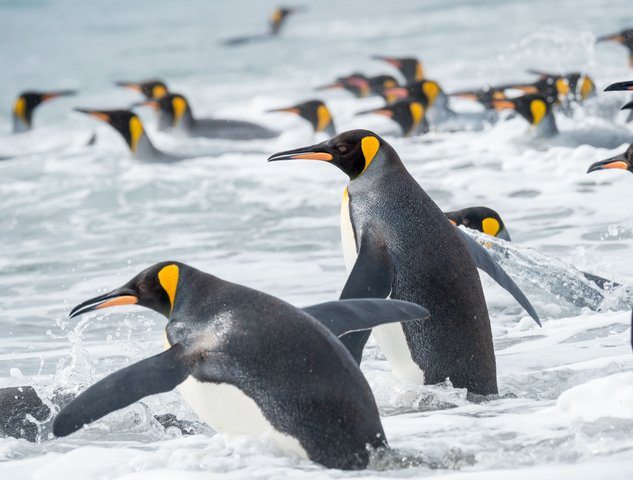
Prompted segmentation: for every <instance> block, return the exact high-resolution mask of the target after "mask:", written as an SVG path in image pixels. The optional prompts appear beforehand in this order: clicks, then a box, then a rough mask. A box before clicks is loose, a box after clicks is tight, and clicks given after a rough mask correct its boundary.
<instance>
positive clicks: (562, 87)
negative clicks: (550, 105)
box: [556, 78, 569, 97]
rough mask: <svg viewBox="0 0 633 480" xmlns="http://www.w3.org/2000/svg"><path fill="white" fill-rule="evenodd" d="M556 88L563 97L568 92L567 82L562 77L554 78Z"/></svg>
mask: <svg viewBox="0 0 633 480" xmlns="http://www.w3.org/2000/svg"><path fill="white" fill-rule="evenodd" d="M556 90H558V94H559V95H562V96H563V97H565V96H567V95H568V94H569V83H568V82H567V80H565V79H564V78H558V79H556Z"/></svg>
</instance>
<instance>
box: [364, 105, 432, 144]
mask: <svg viewBox="0 0 633 480" xmlns="http://www.w3.org/2000/svg"><path fill="white" fill-rule="evenodd" d="M425 110H426V109H425V108H424V105H422V103H420V102H416V101H415V100H409V99H407V98H403V99H402V100H398V101H397V102H394V103H392V104H389V105H385V106H384V107H381V108H375V109H372V110H365V111H363V112H359V113H357V115H365V114H368V113H372V114H376V115H382V116H384V117H387V118H390V119H391V120H393V121H394V122H396V123H397V124H398V126H399V127H400V129H401V130H402V136H403V137H410V136H412V135H417V134H420V133H427V132H428V131H429V125H428V122H427V121H426V118H425Z"/></svg>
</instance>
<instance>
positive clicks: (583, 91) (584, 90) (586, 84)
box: [580, 76, 596, 100]
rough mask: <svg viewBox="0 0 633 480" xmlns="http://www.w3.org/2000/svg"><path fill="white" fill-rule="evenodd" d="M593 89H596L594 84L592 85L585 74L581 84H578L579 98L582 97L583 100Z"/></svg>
mask: <svg viewBox="0 0 633 480" xmlns="http://www.w3.org/2000/svg"><path fill="white" fill-rule="evenodd" d="M595 89H596V86H595V85H594V83H593V81H592V80H591V78H589V77H587V76H585V77H583V79H582V85H581V86H580V98H582V99H583V100H586V99H587V98H589V95H591V94H592V93H593V91H594V90H595Z"/></svg>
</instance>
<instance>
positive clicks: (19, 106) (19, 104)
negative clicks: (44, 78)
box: [13, 97, 26, 123]
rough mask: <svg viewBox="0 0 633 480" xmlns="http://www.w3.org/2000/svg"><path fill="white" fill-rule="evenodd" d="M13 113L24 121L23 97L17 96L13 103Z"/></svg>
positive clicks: (24, 106)
mask: <svg viewBox="0 0 633 480" xmlns="http://www.w3.org/2000/svg"><path fill="white" fill-rule="evenodd" d="M13 113H15V116H16V117H18V118H19V119H20V120H22V121H23V122H25V123H26V101H25V100H24V98H23V97H20V98H18V99H17V100H16V101H15V105H13Z"/></svg>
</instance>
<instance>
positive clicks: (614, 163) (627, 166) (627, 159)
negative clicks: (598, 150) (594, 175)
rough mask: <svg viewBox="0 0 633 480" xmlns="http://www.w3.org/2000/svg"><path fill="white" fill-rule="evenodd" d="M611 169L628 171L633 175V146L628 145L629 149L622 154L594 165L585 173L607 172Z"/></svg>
mask: <svg viewBox="0 0 633 480" xmlns="http://www.w3.org/2000/svg"><path fill="white" fill-rule="evenodd" d="M612 168H617V169H620V170H628V171H629V172H631V173H633V144H631V145H629V148H627V149H626V152H624V153H621V154H619V155H616V156H615V157H611V158H607V159H606V160H601V161H599V162H596V163H594V164H593V165H591V166H590V167H589V170H587V173H591V172H595V171H596V170H609V169H612Z"/></svg>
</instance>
